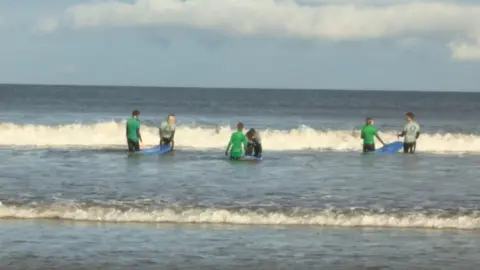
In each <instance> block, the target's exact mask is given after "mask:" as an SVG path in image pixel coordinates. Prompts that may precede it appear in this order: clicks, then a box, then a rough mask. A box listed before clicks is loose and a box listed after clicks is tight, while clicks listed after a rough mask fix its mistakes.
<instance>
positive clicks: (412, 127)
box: [398, 112, 420, 154]
mask: <svg viewBox="0 0 480 270" xmlns="http://www.w3.org/2000/svg"><path fill="white" fill-rule="evenodd" d="M406 116H407V122H406V123H405V126H403V131H402V133H400V134H398V136H399V137H405V138H404V140H403V152H404V153H411V154H413V153H415V150H416V148H417V139H418V137H419V136H420V125H419V124H418V123H417V122H416V121H415V120H413V118H415V115H414V114H413V113H411V112H408V113H406Z"/></svg>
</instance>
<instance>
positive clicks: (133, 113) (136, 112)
mask: <svg viewBox="0 0 480 270" xmlns="http://www.w3.org/2000/svg"><path fill="white" fill-rule="evenodd" d="M138 115H140V111H139V110H134V111H133V112H132V116H138Z"/></svg>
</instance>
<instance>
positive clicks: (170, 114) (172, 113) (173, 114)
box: [167, 113, 175, 118]
mask: <svg viewBox="0 0 480 270" xmlns="http://www.w3.org/2000/svg"><path fill="white" fill-rule="evenodd" d="M170 116H173V117H175V114H173V113H171V114H169V115H168V116H167V118H170Z"/></svg>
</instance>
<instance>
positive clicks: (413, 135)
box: [403, 120, 420, 143]
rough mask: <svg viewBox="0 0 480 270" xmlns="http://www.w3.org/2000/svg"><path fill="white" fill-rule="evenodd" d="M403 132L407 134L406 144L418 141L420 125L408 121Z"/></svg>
mask: <svg viewBox="0 0 480 270" xmlns="http://www.w3.org/2000/svg"><path fill="white" fill-rule="evenodd" d="M403 132H405V139H404V142H406V143H413V142H415V141H416V140H417V133H418V132H420V125H419V124H418V123H417V122H415V121H413V120H411V121H407V123H406V124H405V126H404V127H403Z"/></svg>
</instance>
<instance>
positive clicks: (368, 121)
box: [365, 117, 373, 125]
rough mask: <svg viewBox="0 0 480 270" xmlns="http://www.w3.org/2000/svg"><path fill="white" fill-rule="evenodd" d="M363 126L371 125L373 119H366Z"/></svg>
mask: <svg viewBox="0 0 480 270" xmlns="http://www.w3.org/2000/svg"><path fill="white" fill-rule="evenodd" d="M365 124H367V125H373V117H367V118H366V119H365Z"/></svg>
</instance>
